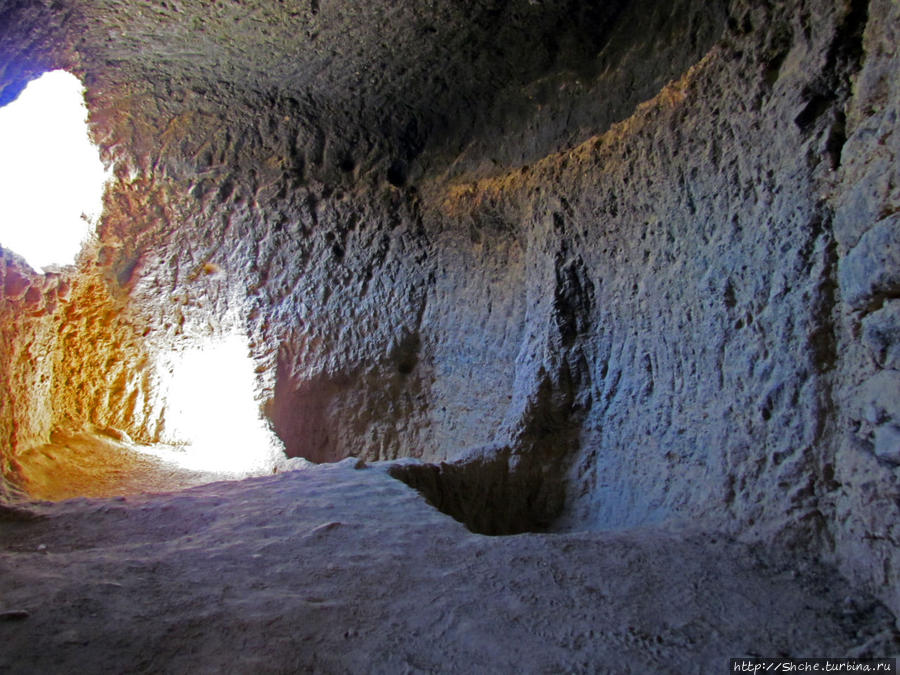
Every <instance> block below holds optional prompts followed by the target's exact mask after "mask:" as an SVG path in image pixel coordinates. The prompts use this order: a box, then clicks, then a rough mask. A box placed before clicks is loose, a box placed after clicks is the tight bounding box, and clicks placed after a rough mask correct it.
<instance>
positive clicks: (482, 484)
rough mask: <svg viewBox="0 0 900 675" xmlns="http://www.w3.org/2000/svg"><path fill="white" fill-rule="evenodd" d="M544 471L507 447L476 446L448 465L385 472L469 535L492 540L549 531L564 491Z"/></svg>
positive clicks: (395, 467)
mask: <svg viewBox="0 0 900 675" xmlns="http://www.w3.org/2000/svg"><path fill="white" fill-rule="evenodd" d="M548 471H550V469H548V468H541V467H540V466H539V465H538V463H537V462H535V461H534V460H533V459H531V460H529V457H528V456H527V455H518V454H516V453H515V452H514V451H513V450H512V449H511V448H510V447H509V446H488V447H484V448H479V449H477V450H476V451H474V452H472V453H470V454H469V455H468V456H467V457H465V458H463V459H460V460H458V461H454V462H441V463H440V464H419V463H413V462H403V463H398V464H395V465H393V466H391V467H390V469H388V473H389V474H390V475H391V476H392V477H393V478H396V479H397V480H400V481H403V482H404V483H406V484H407V485H409V486H410V487H412V488H414V489H415V490H418V491H419V492H420V493H421V494H422V496H423V497H425V499H426V500H427V501H428V503H429V504H431V505H432V506H433V507H435V508H436V509H438V510H439V511H442V512H443V513H446V514H447V515H449V516H452V517H453V518H454V519H456V520H458V521H459V522H461V523H463V524H464V525H465V526H466V527H467V528H469V530H471V531H472V532H475V533H477V534H486V535H495V536H499V535H512V534H521V533H523V532H545V531H547V530H549V529H550V528H551V526H552V525H553V522H554V521H555V520H556V518H557V517H558V516H559V515H560V513H561V511H562V508H563V505H564V501H565V489H564V485H563V483H562V481H560V480H559V478H558V477H554V476H548Z"/></svg>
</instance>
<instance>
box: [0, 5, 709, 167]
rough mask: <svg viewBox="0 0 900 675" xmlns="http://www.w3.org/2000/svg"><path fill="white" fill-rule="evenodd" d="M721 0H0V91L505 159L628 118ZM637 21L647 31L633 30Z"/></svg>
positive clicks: (697, 48) (367, 159) (361, 143)
mask: <svg viewBox="0 0 900 675" xmlns="http://www.w3.org/2000/svg"><path fill="white" fill-rule="evenodd" d="M723 4H724V3H722V2H716V3H711V4H710V5H709V6H708V7H705V8H703V14H704V16H703V17H699V16H698V14H697V9H696V7H692V6H691V4H690V3H688V2H685V1H684V0H680V1H678V2H674V3H672V2H669V3H665V2H659V1H656V0H644V1H643V2H632V3H628V2H626V0H610V1H609V2H590V3H584V2H578V1H576V0H567V1H565V2H544V1H543V0H472V1H467V2H434V1H431V2H414V1H411V0H406V1H401V2H396V1H393V2H392V1H384V0H381V1H376V2H362V3H360V2H352V1H344V0H301V1H297V2H283V1H276V0H269V1H255V2H254V1H240V0H219V1H217V2H209V3H206V2H204V3H188V2H175V1H171V0H143V1H140V2H133V1H129V2H122V1H118V0H54V1H52V2H51V0H42V1H36V0H18V1H17V0H5V1H2V0H0V25H5V26H7V27H9V29H8V30H7V32H5V33H4V34H2V35H0V56H3V57H4V58H0V63H5V64H7V65H6V66H5V70H3V71H2V72H0V104H2V103H5V102H8V101H10V100H12V99H13V98H15V96H16V95H17V94H18V92H19V91H20V90H21V88H22V87H23V86H24V84H25V83H26V82H27V81H28V80H29V79H31V78H33V77H36V76H37V75H39V74H40V73H41V72H43V71H45V70H48V69H50V68H54V67H57V68H58V67H64V68H67V69H69V70H72V71H74V72H76V73H77V74H79V75H80V76H82V77H83V79H84V81H85V84H86V86H87V90H88V102H89V105H90V106H91V108H92V112H93V113H94V119H93V122H94V124H95V125H98V124H99V125H100V126H103V125H104V121H103V119H102V116H98V115H96V112H97V109H99V108H106V109H127V114H128V115H129V116H132V117H144V118H148V119H153V118H155V119H163V118H169V119H171V118H172V117H174V116H177V115H179V114H182V113H184V111H186V110H190V111H196V110H215V111H217V112H221V111H227V113H226V115H227V116H228V117H229V118H230V119H231V120H234V119H236V118H240V117H241V116H243V118H244V122H243V123H245V124H250V122H248V120H251V119H253V118H256V119H258V118H259V117H260V115H259V111H260V110H261V109H265V110H278V111H279V113H278V114H281V115H283V116H284V115H286V116H289V117H291V118H292V119H294V120H298V121H299V124H300V125H302V126H303V128H305V129H306V130H308V131H310V130H313V131H315V132H317V133H319V132H321V134H322V135H324V136H326V137H328V138H329V139H331V142H332V143H333V144H335V143H336V144H341V143H344V144H353V145H355V147H358V148H360V149H361V150H360V151H358V152H357V153H356V154H357V155H358V157H357V161H359V162H361V163H363V164H369V165H374V164H377V163H378V162H380V161H382V159H383V158H384V157H389V158H390V159H388V160H385V161H388V162H390V161H396V160H397V159H398V158H399V161H400V162H402V163H404V165H405V164H407V163H411V162H412V161H413V160H415V159H416V158H418V157H419V156H420V155H422V154H423V151H425V150H426V148H427V149H428V150H429V151H430V152H431V155H432V156H436V155H442V156H443V157H444V160H448V158H449V160H450V161H452V160H453V159H454V158H456V157H457V156H458V155H460V153H463V152H466V151H469V152H470V153H471V152H472V150H471V149H470V146H471V145H472V144H473V142H477V140H476V141H473V139H479V138H482V139H483V138H492V137H493V136H494V135H500V136H502V135H504V134H506V135H509V136H511V137H512V136H514V137H515V138H516V140H517V141H518V140H520V139H521V137H522V131H523V130H526V131H530V132H531V133H530V134H529V135H530V136H532V137H533V138H535V139H536V140H532V141H529V142H528V143H525V144H522V143H516V145H517V147H520V148H521V147H525V150H524V151H520V150H516V151H514V152H512V155H514V156H512V155H510V152H509V151H504V149H503V147H502V146H504V144H503V143H496V142H494V143H493V144H492V145H493V146H495V147H493V148H491V149H488V150H486V149H485V148H482V147H479V148H477V150H476V151H475V152H476V153H477V154H479V155H481V156H484V157H486V156H488V155H491V157H492V158H491V161H492V162H493V163H494V164H502V165H507V166H508V165H516V164H521V163H525V162H527V161H532V160H534V159H536V158H538V157H540V156H541V155H543V154H546V153H547V152H552V151H555V150H559V149H561V148H563V147H566V146H570V145H572V144H573V143H576V142H579V141H581V140H583V139H584V138H585V137H587V136H589V135H590V134H592V133H597V132H598V131H600V130H602V129H603V128H605V127H607V126H608V125H609V124H610V123H611V122H614V121H617V120H619V119H623V118H624V117H626V116H627V115H628V114H630V112H631V111H632V110H633V108H634V105H635V104H636V103H638V102H640V100H645V99H646V98H648V97H650V96H652V95H654V94H655V93H656V91H658V90H659V87H660V86H661V85H662V84H664V83H665V82H666V81H667V80H668V79H670V78H672V77H675V76H677V75H678V74H679V73H680V72H682V71H683V69H684V68H685V67H687V66H689V65H690V64H691V63H692V62H694V61H695V60H696V58H697V57H698V55H700V54H702V52H703V49H704V46H705V45H708V44H709V42H710V39H712V38H714V37H715V36H716V34H717V32H718V28H719V26H720V24H721V16H722V15H723V11H722V7H723ZM717 14H718V18H717ZM689 24H690V27H689V28H688V29H687V30H685V26H688V25H689ZM660 26H671V30H670V31H669V32H670V33H671V35H669V38H671V37H672V35H680V36H684V35H685V34H687V35H689V36H690V40H689V41H688V42H689V43H690V44H688V43H686V42H685V40H683V39H681V38H678V39H674V38H673V39H667V37H666V33H667V31H666V30H659V27H660ZM651 27H654V28H655V29H656V35H657V39H656V41H653V40H646V39H643V38H642V37H641V36H642V35H645V34H646V31H647V30H649V29H650V28H651ZM703 31H706V33H707V34H702V33H703ZM632 43H634V44H635V45H636V47H634V48H632ZM623 64H624V66H623ZM611 74H612V75H611ZM579 98H580V100H581V101H582V103H581V104H580V105H579V104H578V100H579ZM560 101H565V102H566V103H565V104H564V105H563V104H561V103H560ZM573 102H574V103H573ZM541 116H543V117H542V118H541ZM536 118H541V121H540V122H539V123H533V124H531V125H530V126H531V127H532V129H529V123H528V120H533V119H536ZM108 126H110V125H108ZM239 126H240V124H238V127H239ZM512 130H515V131H512ZM155 133H156V135H157V136H158V135H159V134H160V133H161V131H160V129H157V130H156V132H155ZM238 133H239V132H238ZM99 136H100V138H101V145H106V146H110V145H113V144H115V143H121V142H122V141H123V139H122V138H121V130H119V131H118V132H114V133H113V134H112V136H113V137H114V138H106V139H104V138H103V134H102V133H101V134H99ZM124 141H125V142H126V143H128V142H134V143H136V144H137V145H140V142H139V141H137V140H135V139H134V138H132V139H127V138H126V139H124ZM151 143H152V141H151ZM505 145H506V146H510V145H512V143H506V144H505ZM531 146H534V147H531ZM447 163H448V161H444V164H447ZM383 168H384V167H382V169H383Z"/></svg>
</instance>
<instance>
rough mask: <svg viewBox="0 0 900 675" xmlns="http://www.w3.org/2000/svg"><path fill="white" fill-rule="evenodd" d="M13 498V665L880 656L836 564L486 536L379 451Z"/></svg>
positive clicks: (0, 561)
mask: <svg viewBox="0 0 900 675" xmlns="http://www.w3.org/2000/svg"><path fill="white" fill-rule="evenodd" d="M28 508H29V509H30V512H31V513H34V514H37V516H38V517H37V518H35V519H25V518H24V517H22V516H23V512H22V511H13V510H10V509H7V510H0V645H2V649H0V672H3V673H72V672H78V673H126V672H128V673H133V672H172V673H187V672H190V673H293V672H320V673H363V672H366V673H368V672H374V673H482V672H483V673H522V672H527V673H563V672H566V673H569V672H571V673H594V672H612V673H632V672H633V673H651V672H652V673H725V672H727V665H728V661H727V660H728V658H729V657H736V656H743V655H766V656H778V655H791V656H826V655H827V656H854V655H872V656H886V655H891V654H896V653H897V651H898V645H897V642H896V634H895V632H894V619H893V617H892V616H891V615H890V613H889V612H888V611H887V610H886V609H884V608H883V607H882V606H881V605H879V604H877V603H875V602H873V601H871V600H869V599H866V598H862V597H859V596H857V595H854V594H853V593H851V592H850V591H849V590H848V589H847V588H846V586H845V585H844V583H843V582H842V581H841V580H840V578H838V577H837V576H836V575H834V574H833V573H831V572H830V571H829V570H827V569H824V568H821V567H819V566H817V565H814V564H811V563H806V562H804V561H802V560H791V559H790V558H789V557H786V556H784V555H782V554H781V553H780V552H778V551H769V550H751V549H749V548H747V547H745V546H743V545H739V544H736V543H733V542H729V541H725V540H723V539H721V538H718V537H715V536H710V535H707V534H704V533H701V532H694V533H690V532H680V533H673V532H667V531H664V530H660V529H640V530H632V531H624V532H606V533H597V532H594V533H569V534H525V535H517V536H512V537H494V538H491V537H484V536H480V535H475V534H472V533H470V532H469V531H467V530H466V529H465V528H464V527H463V526H462V525H461V524H459V523H457V522H456V521H454V520H452V519H451V518H449V517H447V516H445V515H443V514H441V513H439V512H437V511H435V510H434V509H432V508H431V507H430V506H429V505H428V504H427V503H426V502H425V501H424V500H423V498H422V497H421V496H420V495H419V494H418V493H416V492H415V491H413V490H412V489H410V488H408V487H407V486H406V485H404V484H403V483H400V482H398V481H396V480H394V479H392V478H390V477H389V476H388V475H387V474H386V473H385V471H384V467H383V466H381V465H375V466H372V467H369V468H365V469H361V470H355V469H353V468H352V462H350V461H345V462H343V463H341V464H338V465H328V466H320V467H315V468H311V469H306V470H302V471H293V472H288V473H279V474H277V475H273V476H269V477H263V478H253V479H247V480H244V481H240V482H237V481H235V482H221V483H215V484H209V485H204V486H200V487H194V488H191V489H187V490H185V491H182V492H174V493H169V494H158V495H140V496H129V497H119V498H111V499H74V500H70V501H65V502H61V503H57V504H50V503H47V502H43V503H34V504H32V505H30V506H29V507H28Z"/></svg>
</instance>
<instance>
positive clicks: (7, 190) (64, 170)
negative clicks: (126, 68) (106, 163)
mask: <svg viewBox="0 0 900 675" xmlns="http://www.w3.org/2000/svg"><path fill="white" fill-rule="evenodd" d="M0 148H2V151H0V199H2V203H3V214H2V215H0V246H3V247H4V248H6V249H9V250H11V251H14V252H16V253H18V254H19V255H21V256H22V257H24V258H25V259H26V260H27V261H28V264H29V265H31V266H32V267H34V268H35V269H39V268H42V267H47V266H50V265H68V264H71V263H73V262H74V261H75V256H76V255H77V254H78V251H79V250H80V249H81V246H82V245H83V243H84V240H85V238H86V237H87V236H88V233H89V231H90V228H91V227H92V225H93V224H94V223H95V222H96V219H97V218H98V217H99V215H100V212H101V210H102V208H103V189H104V184H105V182H106V179H107V173H106V172H105V171H104V169H103V164H102V163H101V162H100V156H99V153H98V150H97V147H96V146H94V145H93V144H92V143H91V141H90V139H89V137H88V133H87V108H86V107H85V104H84V95H83V86H82V84H81V82H80V81H79V80H78V78H77V77H75V76H74V75H72V74H70V73H67V72H66V71H64V70H54V71H52V72H49V73H45V74H44V75H42V76H41V77H40V78H38V79H36V80H34V81H32V82H31V83H29V85H28V86H27V87H26V88H25V91H23V92H22V94H21V95H20V96H19V98H18V99H16V100H15V101H13V102H12V103H10V104H9V105H7V106H6V107H4V108H0Z"/></svg>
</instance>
